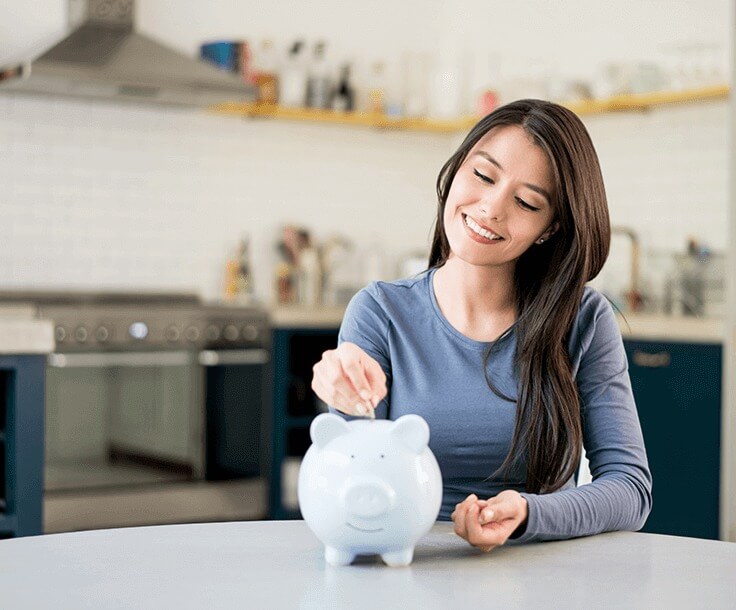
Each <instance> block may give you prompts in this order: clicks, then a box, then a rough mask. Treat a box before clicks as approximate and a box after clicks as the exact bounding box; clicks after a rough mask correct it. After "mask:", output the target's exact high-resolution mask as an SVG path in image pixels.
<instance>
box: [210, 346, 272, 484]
mask: <svg viewBox="0 0 736 610" xmlns="http://www.w3.org/2000/svg"><path fill="white" fill-rule="evenodd" d="M270 359H271V358H270V352H269V351H268V350H267V349H264V348H249V349H231V350H204V351H202V352H200V354H199V362H200V364H201V365H202V367H203V368H204V370H205V374H204V377H205V412H206V422H207V424H206V439H207V442H206V446H207V455H206V477H207V478H208V479H215V480H216V479H231V478H240V477H253V476H262V475H263V474H264V473H265V472H267V467H268V463H269V459H270V446H271V445H270V440H269V439H270V434H271V433H270V424H271V422H270V409H269V407H268V405H269V404H270V379H271V375H270Z"/></svg>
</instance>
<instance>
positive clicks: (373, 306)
mask: <svg viewBox="0 0 736 610" xmlns="http://www.w3.org/2000/svg"><path fill="white" fill-rule="evenodd" d="M380 298H381V295H380V289H379V288H378V286H377V285H376V284H375V283H373V284H370V285H368V286H367V287H366V288H364V289H362V290H361V291H359V292H358V293H357V294H356V295H355V296H354V297H353V298H352V299H351V300H350V303H349V304H348V306H347V308H346V310H345V314H344V316H343V320H342V324H341V326H340V333H339V335H338V340H337V342H338V345H342V344H343V343H346V342H349V343H354V344H355V345H357V346H358V347H359V348H360V349H362V350H363V351H364V352H365V353H366V354H367V355H368V356H370V357H371V358H372V359H374V360H375V361H376V362H377V363H378V364H379V365H380V367H381V369H382V370H383V373H384V375H385V376H386V388H387V394H386V396H385V398H383V400H381V401H380V402H379V403H378V405H377V406H376V409H375V415H376V417H377V418H380V419H385V418H387V417H388V400H389V395H390V392H391V359H390V353H389V345H388V327H389V321H388V316H387V315H386V311H385V309H384V308H383V307H382V306H381V304H380V303H379V300H380ZM330 411H331V412H332V413H337V414H338V415H342V416H343V417H345V414H344V413H341V412H339V411H338V410H337V409H333V408H330Z"/></svg>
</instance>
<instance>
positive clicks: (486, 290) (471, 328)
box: [433, 256, 516, 341]
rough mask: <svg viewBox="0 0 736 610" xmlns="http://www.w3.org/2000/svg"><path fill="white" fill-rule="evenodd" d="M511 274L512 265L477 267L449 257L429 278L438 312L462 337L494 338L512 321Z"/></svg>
mask: <svg viewBox="0 0 736 610" xmlns="http://www.w3.org/2000/svg"><path fill="white" fill-rule="evenodd" d="M513 273H514V270H513V267H481V266H478V265H470V264H468V263H466V262H465V261H463V260H462V259H459V258H458V257H456V256H451V257H450V258H449V259H448V260H447V262H446V263H445V264H444V265H443V266H442V267H440V268H439V269H438V270H437V271H436V272H435V274H434V278H433V279H434V281H433V288H434V293H435V297H436V299H437V304H438V305H439V308H440V311H442V314H443V315H444V316H445V318H447V320H448V322H450V324H451V325H452V326H453V327H454V328H456V329H457V330H458V331H459V332H461V333H462V334H464V335H465V336H467V337H469V338H471V339H475V340H477V341H494V340H496V339H497V338H498V337H499V335H501V334H503V332H504V331H505V330H506V329H508V327H509V326H511V325H512V324H513V323H514V322H515V321H516V299H515V291H514V281H513V280H514V278H513Z"/></svg>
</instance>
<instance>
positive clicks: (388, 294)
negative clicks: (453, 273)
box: [351, 271, 430, 311]
mask: <svg viewBox="0 0 736 610" xmlns="http://www.w3.org/2000/svg"><path fill="white" fill-rule="evenodd" d="M429 273H430V272H429V271H423V272H422V273H419V274H417V275H413V276H411V277H407V278H402V279H398V280H392V281H381V280H377V281H374V282H371V283H370V284H368V285H367V286H366V287H365V288H363V289H361V290H360V291H358V293H357V294H356V295H355V296H354V297H353V299H352V301H351V305H364V306H369V307H371V306H372V307H380V308H382V309H384V310H386V311H390V310H393V309H395V308H399V309H402V310H405V309H406V308H407V307H409V308H411V307H415V306H416V305H417V302H418V301H419V300H421V299H423V298H425V297H426V296H427V294H428V290H427V286H428V282H429Z"/></svg>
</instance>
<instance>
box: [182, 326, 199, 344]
mask: <svg viewBox="0 0 736 610" xmlns="http://www.w3.org/2000/svg"><path fill="white" fill-rule="evenodd" d="M184 334H185V335H186V338H187V341H192V342H194V341H196V340H197V339H199V329H198V328H197V327H196V326H190V327H188V328H187V329H186V331H184Z"/></svg>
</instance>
